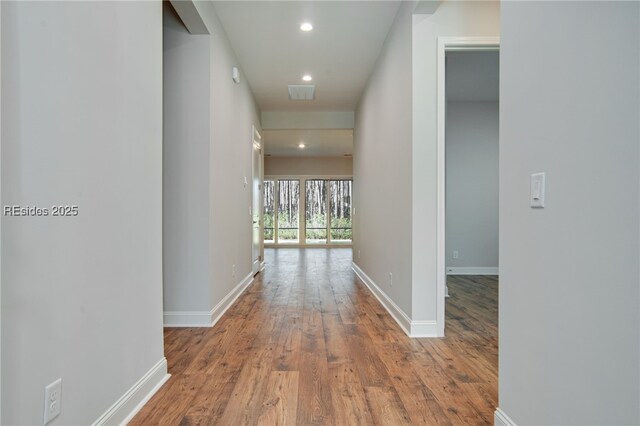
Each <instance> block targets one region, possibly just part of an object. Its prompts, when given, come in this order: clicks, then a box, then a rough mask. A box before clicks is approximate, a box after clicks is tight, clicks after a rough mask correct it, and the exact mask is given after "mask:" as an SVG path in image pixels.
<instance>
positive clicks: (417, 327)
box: [351, 262, 438, 337]
mask: <svg viewBox="0 0 640 426" xmlns="http://www.w3.org/2000/svg"><path fill="white" fill-rule="evenodd" d="M351 268H352V269H353V271H354V272H355V273H356V275H357V276H358V278H360V280H361V281H362V282H363V283H364V285H365V286H367V288H368V289H369V291H371V293H372V294H373V295H374V296H375V297H376V299H378V301H379V302H380V304H381V305H382V306H384V308H385V309H386V310H387V312H389V315H391V317H392V318H393V319H394V320H395V321H396V322H397V323H398V325H399V326H400V328H401V329H402V330H403V331H404V332H405V333H406V334H407V336H409V337H438V327H437V323H436V321H412V320H411V318H409V316H408V315H407V314H406V313H405V312H404V311H403V310H402V309H400V307H399V306H398V305H396V304H395V302H394V301H393V300H391V298H390V297H389V296H387V294H386V293H385V292H384V291H382V289H380V287H378V286H377V285H376V283H375V282H373V280H372V279H371V278H369V276H368V275H367V274H365V272H364V271H363V270H362V269H361V268H360V267H359V266H358V265H356V263H355V262H352V263H351Z"/></svg>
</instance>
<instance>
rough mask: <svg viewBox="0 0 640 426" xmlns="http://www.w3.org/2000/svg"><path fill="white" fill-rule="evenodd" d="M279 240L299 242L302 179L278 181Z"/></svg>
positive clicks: (280, 241)
mask: <svg viewBox="0 0 640 426" xmlns="http://www.w3.org/2000/svg"><path fill="white" fill-rule="evenodd" d="M277 202H278V230H277V242H279V243H297V242H298V241H299V239H298V233H299V226H300V181H299V180H288V179H287V180H279V181H278V201H277Z"/></svg>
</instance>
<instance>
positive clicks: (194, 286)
mask: <svg viewBox="0 0 640 426" xmlns="http://www.w3.org/2000/svg"><path fill="white" fill-rule="evenodd" d="M163 17H164V19H163V20H164V26H163V30H164V44H163V54H164V57H163V63H164V68H163V73H164V77H163V80H164V84H163V100H164V111H163V117H164V122H163V125H164V127H163V128H164V134H163V140H164V141H163V149H164V152H163V223H164V226H163V243H164V253H163V260H164V261H163V273H164V310H165V311H189V310H195V311H207V310H210V309H211V306H210V300H211V282H210V269H209V144H210V128H209V127H210V126H209V122H210V113H209V93H210V88H209V87H210V77H209V49H210V47H209V38H210V37H209V35H192V34H190V33H189V32H188V31H187V29H186V28H185V27H184V25H183V24H182V21H181V20H180V18H179V17H178V15H177V14H176V12H175V11H174V10H173V7H172V6H171V5H170V4H169V3H168V2H165V3H164V11H163Z"/></svg>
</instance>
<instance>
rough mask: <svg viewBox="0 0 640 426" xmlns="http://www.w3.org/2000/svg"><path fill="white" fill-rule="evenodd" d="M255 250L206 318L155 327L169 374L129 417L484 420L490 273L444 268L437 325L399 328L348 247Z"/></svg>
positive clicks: (490, 357) (489, 385) (494, 332)
mask: <svg viewBox="0 0 640 426" xmlns="http://www.w3.org/2000/svg"><path fill="white" fill-rule="evenodd" d="M265 257H266V269H265V270H264V271H263V272H262V273H260V274H258V275H257V276H256V280H255V282H254V283H253V284H252V285H251V286H250V287H249V288H248V289H247V291H246V292H245V293H244V294H243V295H242V296H241V297H240V298H239V299H238V300H237V302H236V303H235V304H234V305H233V306H232V307H231V308H230V309H229V310H228V311H227V313H226V314H225V315H224V316H223V317H222V318H221V319H220V321H219V322H218V323H217V324H216V325H215V326H214V327H213V328H182V329H180V328H167V329H165V352H166V357H167V359H168V362H169V373H170V374H171V375H172V376H171V379H170V380H169V381H168V382H167V383H166V384H165V385H164V386H163V387H162V388H161V389H160V390H159V391H158V392H157V393H156V395H155V396H154V397H153V398H152V399H151V400H150V401H149V402H148V403H147V404H146V406H145V407H144V408H143V409H142V410H141V411H140V412H139V414H138V415H137V416H136V417H135V418H134V420H133V421H132V422H131V423H130V424H132V425H150V424H189V425H192V424H221V425H240V424H268V425H272V424H299V425H308V424H337V425H347V424H349V425H351V424H387V425H397V424H454V425H458V424H492V420H493V412H494V410H495V408H496V406H497V391H498V384H497V383H498V382H497V379H498V377H497V374H498V373H497V362H498V346H497V344H498V341H497V339H498V329H497V319H498V318H497V317H498V315H497V306H498V286H497V281H496V280H495V279H493V278H490V277H458V278H455V279H451V278H450V279H449V288H450V293H451V297H450V298H449V299H447V310H446V315H447V322H446V327H447V329H446V337H445V338H442V339H409V338H408V337H407V336H406V335H405V333H404V332H403V331H402V330H401V329H400V328H399V326H398V325H397V324H396V323H395V322H394V320H393V319H392V318H391V317H390V316H389V315H388V314H387V313H386V311H385V310H384V308H383V307H382V306H381V305H380V304H379V303H378V301H377V300H376V299H375V297H374V296H373V295H372V294H371V293H370V292H369V290H368V289H367V288H366V287H365V286H364V285H363V284H362V283H361V282H360V281H359V280H358V279H357V278H356V277H355V274H354V273H353V271H352V270H351V250H350V249H342V248H338V249H306V250H304V249H267V250H266V251H265Z"/></svg>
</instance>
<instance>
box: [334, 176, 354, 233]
mask: <svg viewBox="0 0 640 426" xmlns="http://www.w3.org/2000/svg"><path fill="white" fill-rule="evenodd" d="M352 184H353V182H352V181H351V180H332V181H330V187H331V193H330V194H329V202H330V207H329V210H330V213H331V224H330V229H331V236H330V238H331V242H333V243H351V241H352V239H353V232H352V229H351V187H352Z"/></svg>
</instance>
